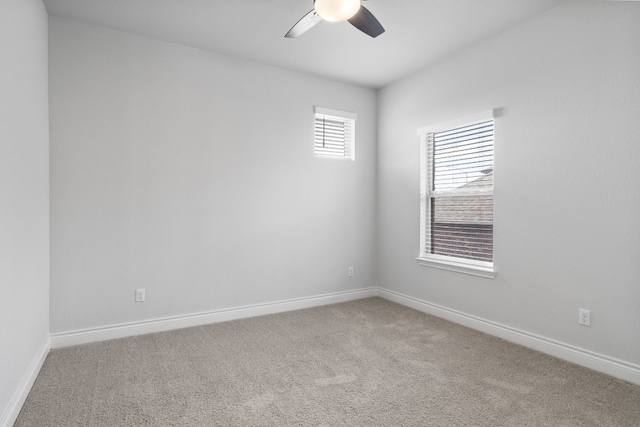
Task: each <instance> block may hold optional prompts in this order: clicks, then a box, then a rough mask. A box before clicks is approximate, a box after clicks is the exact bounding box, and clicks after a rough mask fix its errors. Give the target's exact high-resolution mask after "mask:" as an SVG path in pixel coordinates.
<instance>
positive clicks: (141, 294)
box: [136, 289, 144, 302]
mask: <svg viewBox="0 0 640 427" xmlns="http://www.w3.org/2000/svg"><path fill="white" fill-rule="evenodd" d="M136 302H144V289H136Z"/></svg>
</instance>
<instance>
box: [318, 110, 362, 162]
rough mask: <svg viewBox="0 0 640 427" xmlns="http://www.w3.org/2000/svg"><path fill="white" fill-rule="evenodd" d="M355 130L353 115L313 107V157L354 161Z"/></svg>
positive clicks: (354, 117) (354, 115)
mask: <svg viewBox="0 0 640 427" xmlns="http://www.w3.org/2000/svg"><path fill="white" fill-rule="evenodd" d="M355 128H356V114H355V113H351V112H348V111H339V110H333V109H330V108H323V107H315V124H314V152H315V155H316V156H317V157H327V158H333V159H348V160H354V159H355V139H356V137H355V131H356V129H355Z"/></svg>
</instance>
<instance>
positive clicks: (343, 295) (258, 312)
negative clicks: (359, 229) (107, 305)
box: [51, 288, 377, 348]
mask: <svg viewBox="0 0 640 427" xmlns="http://www.w3.org/2000/svg"><path fill="white" fill-rule="evenodd" d="M376 295H377V288H364V289H357V290H353V291H345V292H336V293H331V294H324V295H317V296H313V297H307V298H297V299H290V300H284V301H277V302H270V303H265V304H256V305H247V306H242V307H234V308H229V309H223V310H214V311H209V312H204V313H195V314H187V315H182V316H173V317H164V318H160V319H152V320H145V321H142V322H132V323H122V324H118V325H109V326H103V327H99V328H91V329H82V330H76V331H69V332H61V333H55V334H51V347H52V348H60V347H68V346H71V345H78V344H87V343H91V342H98V341H105V340H110V339H115V338H124V337H130V336H134V335H143V334H150V333H154V332H162V331H168V330H172V329H181V328H188V327H191V326H199V325H207V324H210V323H217V322H226V321H229V320H235V319H242V318H247V317H255V316H262V315H265V314H274V313H282V312H285V311H292V310H300V309H303V308H310V307H317V306H321V305H327V304H335V303H339V302H345V301H352V300H356V299H362V298H368V297H374V296H376Z"/></svg>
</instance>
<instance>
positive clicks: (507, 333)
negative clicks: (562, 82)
mask: <svg viewBox="0 0 640 427" xmlns="http://www.w3.org/2000/svg"><path fill="white" fill-rule="evenodd" d="M378 296H380V297H382V298H384V299H387V300H389V301H393V302H395V303H398V304H402V305H404V306H407V307H410V308H413V309H415V310H418V311H421V312H423V313H427V314H431V315H434V316H437V317H441V318H443V319H446V320H449V321H451V322H454V323H458V324H460V325H463V326H467V327H469V328H472V329H476V330H478V331H481V332H484V333H487V334H489V335H493V336H496V337H499V338H502V339H504V340H507V341H510V342H513V343H516V344H520V345H523V346H525V347H528V348H531V349H533V350H537V351H540V352H542V353H545V354H548V355H551V356H554V357H557V358H559V359H562V360H566V361H569V362H572V363H575V364H577V365H581V366H584V367H587V368H590V369H593V370H594V371H598V372H602V373H605V374H607V375H611V376H612V377H616V378H620V379H622V380H625V381H628V382H630V383H634V384H638V385H640V366H638V365H635V364H632V363H628V362H625V361H622V360H618V359H614V358H612V357H608V356H605V355H602V354H597V353H594V352H591V351H588V350H584V349H581V348H578V347H575V346H572V345H569V344H565V343H562V342H559V341H555V340H552V339H549V338H545V337H542V336H539V335H535V334H532V333H529V332H526V331H522V330H519V329H516V328H512V327H510V326H506V325H502V324H499V323H496V322H492V321H489V320H485V319H481V318H479V317H475V316H471V315H468V314H465V313H462V312H460V311H456V310H452V309H449V308H446V307H442V306H439V305H436V304H432V303H430V302H427V301H423V300H420V299H418V298H413V297H409V296H407V295H403V294H400V293H398V292H394V291H390V290H387V289H383V288H378Z"/></svg>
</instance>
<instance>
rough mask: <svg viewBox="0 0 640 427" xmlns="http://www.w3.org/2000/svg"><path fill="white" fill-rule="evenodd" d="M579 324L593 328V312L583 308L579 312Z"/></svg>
mask: <svg viewBox="0 0 640 427" xmlns="http://www.w3.org/2000/svg"><path fill="white" fill-rule="evenodd" d="M578 323H579V324H581V325H584V326H591V311H589V310H585V309H584V308H581V309H579V310H578Z"/></svg>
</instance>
